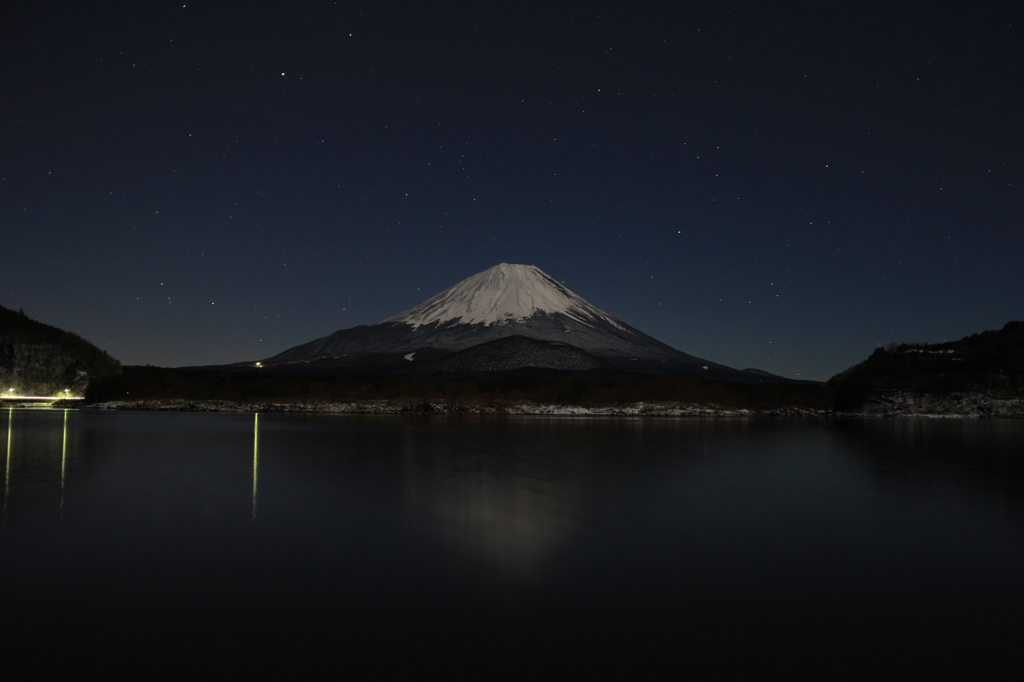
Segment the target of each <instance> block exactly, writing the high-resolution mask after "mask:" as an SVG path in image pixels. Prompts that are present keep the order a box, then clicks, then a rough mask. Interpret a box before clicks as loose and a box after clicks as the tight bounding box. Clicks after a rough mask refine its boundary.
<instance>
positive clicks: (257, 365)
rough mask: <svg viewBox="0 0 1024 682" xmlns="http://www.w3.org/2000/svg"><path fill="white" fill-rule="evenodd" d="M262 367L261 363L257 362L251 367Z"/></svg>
mask: <svg viewBox="0 0 1024 682" xmlns="http://www.w3.org/2000/svg"><path fill="white" fill-rule="evenodd" d="M262 366H263V363H262V362H257V363H256V364H255V365H253V367H262Z"/></svg>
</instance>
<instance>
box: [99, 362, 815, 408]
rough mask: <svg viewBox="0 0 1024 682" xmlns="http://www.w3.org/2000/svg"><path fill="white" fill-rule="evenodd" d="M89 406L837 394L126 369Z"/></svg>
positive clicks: (779, 404) (753, 401) (674, 381)
mask: <svg viewBox="0 0 1024 682" xmlns="http://www.w3.org/2000/svg"><path fill="white" fill-rule="evenodd" d="M86 398H87V399H88V400H89V401H90V402H103V401H108V400H160V399H183V400H229V401H237V402H247V401H257V402H258V401H267V402H320V401H323V402H363V401H379V400H383V401H393V402H403V403H408V402H432V401H443V402H448V403H459V404H499V405H501V404H521V403H535V404H549V403H557V404H566V405H582V406H602V405H617V404H630V403H635V402H640V401H644V402H657V401H679V402H685V403H701V404H715V405H719V406H722V407H729V408H736V409H740V408H747V409H757V410H761V409H763V410H769V409H780V408H787V407H805V408H811V409H829V408H830V407H831V404H832V397H831V391H830V390H829V389H826V388H824V387H822V386H821V385H817V384H800V385H792V384H769V383H763V384H761V383H728V382H722V381H705V380H701V379H698V378H695V377H690V376H682V375H671V376H659V377H637V378H628V379H623V378H616V379H603V378H595V377H583V376H573V375H572V373H568V372H567V373H564V374H562V375H548V376H539V377H535V378H529V377H527V378H524V377H521V376H520V377H508V378H501V377H497V378H495V377H489V378H474V377H469V376H460V375H401V376H399V375H395V376H381V377H368V376H333V377H329V376H310V375H288V374H275V373H270V372H264V371H262V370H259V369H252V370H247V371H205V370H184V369H166V368H160V367H151V366H143V367H140V366H129V367H125V368H124V371H123V373H122V374H120V375H117V376H109V377H104V378H102V379H98V380H96V381H94V382H93V383H92V384H91V385H90V387H89V390H88V392H87V394H86Z"/></svg>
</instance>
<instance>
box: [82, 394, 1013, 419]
mask: <svg viewBox="0 0 1024 682" xmlns="http://www.w3.org/2000/svg"><path fill="white" fill-rule="evenodd" d="M83 407H85V408H86V409H94V410H149V411H163V412H277V413H305V414H313V413H320V414H377V415H388V414H392V415H393V414H420V415H538V416H545V415H547V416H566V417H572V416H579V417H715V418H737V417H739V418H743V417H802V418H806V417H816V418H821V417H836V418H844V417H845V418H862V417H869V418H892V417H924V418H934V419H978V418H1011V419H1012V418H1022V417H1024V400H1019V399H1009V400H999V399H993V398H991V397H988V396H982V395H977V394H971V395H967V396H957V397H947V398H943V399H941V400H940V399H937V398H934V397H930V396H908V395H905V394H901V396H900V398H899V399H898V400H895V401H893V400H886V401H882V402H872V403H870V404H869V405H867V406H865V408H864V409H863V410H861V411H859V412H836V411H833V410H820V409H811V408H801V407H785V408H775V409H765V410H757V409H743V408H740V409H735V408H726V407H720V406H718V405H713V404H704V405H702V404H695V403H681V402H672V401H666V402H638V403H630V404H627V405H604V406H598V407H587V406H583V405H559V404H516V405H506V404H463V403H444V402H388V401H367V402H295V403H286V402H273V401H266V402H262V401H251V402H239V401H228V400H181V399H173V400H114V401H108V402H102V403H94V404H91V405H85V406H83Z"/></svg>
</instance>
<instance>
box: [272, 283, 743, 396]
mask: <svg viewBox="0 0 1024 682" xmlns="http://www.w3.org/2000/svg"><path fill="white" fill-rule="evenodd" d="M511 336H524V337H527V338H530V339H536V340H540V341H548V342H557V343H564V344H569V345H571V346H575V347H576V348H579V349H581V350H583V351H586V352H587V353H590V354H592V355H595V356H597V357H598V358H601V359H602V360H606V361H608V362H610V363H612V364H614V365H616V366H619V367H623V368H627V369H630V370H633V371H640V372H649V373H664V372H689V373H694V374H703V375H704V376H708V377H716V378H737V379H742V380H747V381H749V380H752V377H751V375H749V374H744V373H741V372H739V371H738V370H735V369H732V368H730V367H725V366H724V365H719V364H716V363H712V362H709V361H707V360H702V359H701V358H697V357H694V356H692V355H687V354H686V353H683V352H681V351H678V350H676V349H675V348H672V347H671V346H669V345H667V344H664V343H662V342H661V341H658V340H657V339H654V338H652V337H650V336H648V335H646V334H644V333H643V332H641V331H639V330H637V329H634V328H633V327H631V326H629V325H628V324H626V323H625V322H622V321H621V320H619V319H617V318H615V317H612V316H611V315H609V314H608V313H605V312H604V311H602V310H600V309H598V308H597V307H595V306H593V305H591V304H590V303H588V302H587V301H585V300H584V299H583V298H582V297H580V296H578V295H576V294H574V293H573V292H572V291H570V290H569V289H567V288H566V287H565V286H563V285H562V284H561V283H559V282H557V281H556V280H555V279H553V278H552V277H550V276H548V275H547V274H545V273H544V272H542V271H541V270H540V269H539V268H536V267H534V266H532V265H510V264H507V263H502V264H500V265H496V266H494V267H492V268H490V269H488V270H485V271H484V272H481V273H478V274H476V275H473V276H472V277H469V278H467V279H465V280H463V281H462V282H459V283H458V284H456V285H455V286H452V287H450V288H449V289H446V290H445V291H443V292H441V293H439V294H437V295H436V296H433V297H431V298H429V299H427V300H426V301H424V302H423V303H420V304H419V305H416V306H413V307H412V308H410V309H408V310H406V311H404V312H402V313H399V314H398V315H394V316H392V317H389V318H386V319H384V320H382V321H380V322H378V323H377V324H374V325H369V326H366V325H363V326H359V327H353V328H351V329H343V330H340V331H337V332H335V333H333V334H331V335H329V336H325V337H322V338H320V339H316V340H314V341H310V342H309V343H305V344H302V345H299V346H295V347H294V348H290V349H288V350H286V351H284V352H283V353H280V354H279V355H276V356H274V357H271V358H268V359H267V360H265V361H263V362H264V364H266V365H275V364H282V363H294V362H310V361H314V360H318V359H327V358H339V359H340V358H344V357H347V356H351V355H353V354H358V355H363V354H381V355H384V354H392V355H393V354H394V353H412V352H416V351H421V350H424V349H430V350H432V351H445V352H456V351H461V350H464V349H466V348H470V347H472V346H476V345H479V344H481V343H487V342H490V341H495V340H497V339H503V338H507V337H511ZM516 347H518V346H516ZM509 348H512V346H510V347H509ZM753 380H757V379H756V378H754V379H753Z"/></svg>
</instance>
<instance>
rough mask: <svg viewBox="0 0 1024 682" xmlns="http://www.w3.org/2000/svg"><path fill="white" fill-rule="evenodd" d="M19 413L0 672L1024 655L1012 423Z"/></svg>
mask: <svg viewBox="0 0 1024 682" xmlns="http://www.w3.org/2000/svg"><path fill="white" fill-rule="evenodd" d="M0 428H2V429H3V432H6V448H5V449H3V448H2V446H0V449H3V452H4V457H5V460H4V463H3V466H4V471H3V476H4V480H3V485H4V489H3V512H2V528H0V670H2V671H4V675H5V676H7V675H8V673H10V672H11V671H14V670H19V669H22V668H24V667H28V668H30V669H31V670H33V671H34V672H35V673H36V675H37V676H39V675H41V674H42V673H44V672H47V671H56V670H59V671H61V672H67V673H85V672H94V671H97V670H98V671H102V672H110V673H127V674H132V675H138V679H153V678H155V677H177V676H180V675H182V674H190V675H191V676H198V677H224V678H226V679H239V678H242V677H243V676H246V675H251V674H263V673H267V672H276V673H278V674H281V675H287V676H289V679H308V678H319V677H328V676H329V677H332V678H336V677H339V676H345V675H350V676H353V677H356V678H374V677H382V678H387V677H399V676H401V677H408V678H410V679H411V678H413V677H414V676H422V675H424V674H426V673H429V672H431V671H444V672H447V673H448V674H457V675H459V676H462V677H465V676H470V675H471V676H473V677H484V676H486V677H487V678H499V679H501V678H515V679H522V678H523V677H525V676H527V675H539V676H543V677H545V678H549V677H551V676H553V675H557V674H564V675H566V676H568V675H573V676H576V677H579V676H581V675H589V676H599V677H613V676H614V677H617V678H618V677H623V678H625V677H631V678H633V679H660V678H666V679H667V678H670V677H671V678H673V679H680V678H686V679H697V680H700V679H755V678H756V679H762V678H764V677H766V676H768V675H773V676H778V675H786V676H788V678H789V679H817V680H841V679H851V680H859V679H872V680H877V679H912V678H913V679H928V678H935V677H953V678H960V679H969V678H973V679H994V678H997V677H1002V676H1004V675H1005V676H1007V677H1008V676H1010V675H1011V674H1012V673H1013V672H1017V673H1019V672H1020V665H1021V664H1022V663H1024V651H1022V644H1021V643H1022V642H1024V422H1022V421H1018V420H1004V421H976V420H924V419H922V420H914V419H903V420H846V421H828V420H793V421H786V420H755V419H750V420H742V419H719V420H700V419H629V418H614V419H598V418H557V417H551V418H549V417H422V416H415V417H395V416H388V417H374V416H349V415H344V416H335V415H279V414H260V415H252V414H189V413H147V412H98V411H97V412H93V411H87V410H69V411H63V410H42V409H20V410H19V409H14V410H4V411H3V412H0ZM3 432H0V434H2V433H3ZM0 437H2V436H0Z"/></svg>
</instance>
